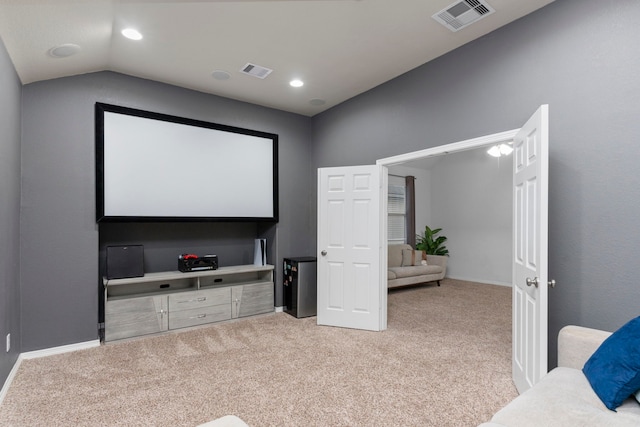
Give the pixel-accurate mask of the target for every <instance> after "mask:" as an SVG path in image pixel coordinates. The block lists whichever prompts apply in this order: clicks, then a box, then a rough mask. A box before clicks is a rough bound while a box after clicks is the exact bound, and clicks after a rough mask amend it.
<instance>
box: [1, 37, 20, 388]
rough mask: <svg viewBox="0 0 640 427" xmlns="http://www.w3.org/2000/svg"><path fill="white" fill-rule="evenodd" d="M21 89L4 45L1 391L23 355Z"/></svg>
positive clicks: (2, 78)
mask: <svg viewBox="0 0 640 427" xmlns="http://www.w3.org/2000/svg"><path fill="white" fill-rule="evenodd" d="M20 87H21V85H20V80H19V79H18V76H17V74H16V72H15V69H14V68H13V65H12V64H11V61H10V60H9V56H8V55H7V51H6V50H5V47H4V44H3V43H2V42H1V41H0V388H1V387H2V385H3V384H4V382H5V380H6V379H7V376H8V375H9V372H11V368H13V365H14V363H15V361H16V360H17V358H18V354H19V353H20V237H19V236H20ZM9 333H10V334H11V350H10V352H9V353H7V352H6V351H5V339H6V336H7V334H9Z"/></svg>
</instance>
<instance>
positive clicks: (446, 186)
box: [430, 148, 512, 286]
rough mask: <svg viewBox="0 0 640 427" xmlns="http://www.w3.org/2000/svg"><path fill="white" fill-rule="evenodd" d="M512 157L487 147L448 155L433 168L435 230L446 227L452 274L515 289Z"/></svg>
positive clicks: (442, 233) (433, 226)
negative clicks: (497, 154) (488, 150)
mask: <svg viewBox="0 0 640 427" xmlns="http://www.w3.org/2000/svg"><path fill="white" fill-rule="evenodd" d="M511 169H512V156H509V157H506V158H505V157H502V158H494V157H491V156H489V155H487V154H486V149H485V148H482V149H477V150H471V151H466V152H462V153H457V154H450V155H447V156H443V157H442V159H441V160H440V161H439V162H438V163H436V165H435V166H434V167H433V169H432V170H431V217H432V223H431V224H430V227H431V228H442V229H443V230H442V232H441V233H440V234H441V235H445V236H447V238H448V240H447V243H446V246H447V248H448V249H449V253H450V258H449V264H448V268H447V269H448V271H447V276H448V277H451V278H455V279H462V280H472V281H476V282H481V283H491V284H498V285H505V286H510V284H511V246H512V238H511V236H512V219H511V217H512V212H511V210H512V206H511V205H512V203H511V200H512V196H511V181H512V178H511V175H512V173H511Z"/></svg>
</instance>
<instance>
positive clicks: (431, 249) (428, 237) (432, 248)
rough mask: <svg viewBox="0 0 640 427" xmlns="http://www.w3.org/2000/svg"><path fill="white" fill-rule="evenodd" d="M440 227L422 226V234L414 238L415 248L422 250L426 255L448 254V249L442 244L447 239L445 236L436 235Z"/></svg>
mask: <svg viewBox="0 0 640 427" xmlns="http://www.w3.org/2000/svg"><path fill="white" fill-rule="evenodd" d="M440 231H442V228H436V229H433V230H432V229H431V228H429V226H428V225H427V226H426V227H425V228H424V234H422V235H421V234H418V235H417V236H416V237H417V240H416V249H418V250H420V251H424V252H425V253H426V254H427V255H447V256H448V255H449V250H448V249H447V247H446V246H444V242H446V241H447V238H446V237H445V236H438V237H436V234H438V233H439V232H440Z"/></svg>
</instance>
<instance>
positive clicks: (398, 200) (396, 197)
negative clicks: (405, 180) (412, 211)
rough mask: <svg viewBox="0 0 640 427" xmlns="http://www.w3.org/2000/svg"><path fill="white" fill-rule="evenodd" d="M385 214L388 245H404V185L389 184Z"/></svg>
mask: <svg viewBox="0 0 640 427" xmlns="http://www.w3.org/2000/svg"><path fill="white" fill-rule="evenodd" d="M387 214H388V221H387V241H388V243H391V244H393V243H406V242H407V236H406V232H405V230H406V227H405V220H406V188H405V186H404V184H402V185H400V184H392V183H390V184H389V192H388V198H387Z"/></svg>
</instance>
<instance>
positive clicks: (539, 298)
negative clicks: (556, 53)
mask: <svg viewBox="0 0 640 427" xmlns="http://www.w3.org/2000/svg"><path fill="white" fill-rule="evenodd" d="M548 114H549V113H548V106H547V105H543V106H541V107H540V108H539V109H538V111H536V113H535V114H534V115H533V116H532V117H531V118H530V119H529V121H527V123H526V124H525V125H524V126H523V127H522V128H521V129H520V131H519V132H518V134H517V135H516V137H515V139H514V152H513V155H514V159H513V162H514V181H513V203H514V213H513V226H514V233H513V239H514V243H513V250H514V254H513V326H512V333H513V380H514V382H515V384H516V387H517V389H518V391H519V392H520V393H522V392H524V391H525V390H527V389H529V388H530V387H531V386H532V385H534V384H535V383H536V382H538V380H539V379H540V378H541V377H542V376H544V375H545V374H546V373H547V338H548V337H547V335H548V332H547V322H548V308H547V307H548V272H547V245H548V212H547V209H548V185H549V184H548V175H549V158H548V157H549V148H548V146H549V136H548V135H549V130H548Z"/></svg>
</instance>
